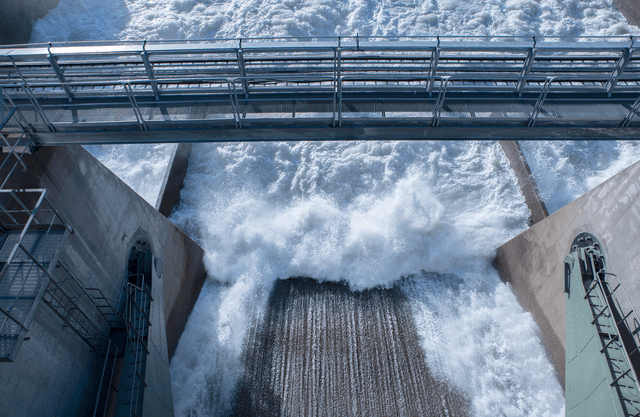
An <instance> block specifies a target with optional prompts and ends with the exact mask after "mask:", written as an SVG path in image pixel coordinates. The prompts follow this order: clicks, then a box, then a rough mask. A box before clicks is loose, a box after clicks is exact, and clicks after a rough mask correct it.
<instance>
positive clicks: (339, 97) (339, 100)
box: [338, 77, 342, 127]
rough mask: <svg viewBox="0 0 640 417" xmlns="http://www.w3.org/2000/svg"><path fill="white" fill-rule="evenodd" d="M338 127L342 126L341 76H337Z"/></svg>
mask: <svg viewBox="0 0 640 417" xmlns="http://www.w3.org/2000/svg"><path fill="white" fill-rule="evenodd" d="M338 127H342V77H340V78H338Z"/></svg>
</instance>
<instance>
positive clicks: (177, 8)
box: [31, 0, 640, 42]
mask: <svg viewBox="0 0 640 417" xmlns="http://www.w3.org/2000/svg"><path fill="white" fill-rule="evenodd" d="M639 32H640V30H638V28H636V27H634V26H631V25H629V24H627V23H626V21H625V19H624V17H623V16H622V15H621V14H620V12H618V11H617V10H616V9H615V8H614V6H613V2H612V1H610V0H581V1H579V0H568V1H563V0H506V1H505V0H484V1H473V2H471V1H461V0H441V1H435V0H430V1H424V0H407V1H403V2H395V1H386V0H385V1H377V2H373V1H364V0H349V1H338V0H311V1H304V0H286V1H279V0H165V1H162V0H148V1H141V0H111V1H103V0H62V1H61V2H60V4H59V6H58V7H57V8H56V9H54V10H52V11H51V12H49V14H48V15H47V16H46V17H45V18H44V19H41V20H39V21H38V22H36V24H35V25H34V27H33V32H32V35H31V41H32V42H48V41H66V40H101V39H136V40H137V39H202V38H212V37H239V36H241V37H250V36H327V35H342V36H346V35H355V34H356V33H359V34H360V35H364V36H369V35H393V36H395V35H446V34H456V35H527V36H528V35H546V36H551V35H554V36H580V35H624V34H629V33H632V34H637V33H639Z"/></svg>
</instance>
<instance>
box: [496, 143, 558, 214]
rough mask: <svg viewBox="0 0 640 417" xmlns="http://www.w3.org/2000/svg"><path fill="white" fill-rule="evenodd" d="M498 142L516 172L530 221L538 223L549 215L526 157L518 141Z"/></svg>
mask: <svg viewBox="0 0 640 417" xmlns="http://www.w3.org/2000/svg"><path fill="white" fill-rule="evenodd" d="M499 142H500V146H501V147H502V151H503V152H504V154H505V156H506V157H507V159H508V160H509V164H511V169H513V171H514V172H515V174H516V178H517V179H518V185H519V186H520V191H522V195H523V196H524V200H525V202H526V203H527V207H529V211H531V223H532V224H536V223H539V222H540V221H542V220H543V219H544V218H545V217H547V216H548V215H549V212H547V207H546V206H545V205H544V201H542V198H540V192H539V191H538V186H537V185H536V182H535V180H534V179H533V176H532V175H531V169H529V164H528V163H527V159H526V158H525V156H524V154H523V153H522V150H521V149H520V145H519V144H518V141H515V140H501V141H499Z"/></svg>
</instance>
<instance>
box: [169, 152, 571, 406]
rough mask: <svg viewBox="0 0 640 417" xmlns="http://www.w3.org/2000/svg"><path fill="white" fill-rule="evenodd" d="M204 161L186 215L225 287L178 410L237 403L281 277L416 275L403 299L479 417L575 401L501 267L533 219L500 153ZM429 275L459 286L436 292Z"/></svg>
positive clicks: (179, 375)
mask: <svg viewBox="0 0 640 417" xmlns="http://www.w3.org/2000/svg"><path fill="white" fill-rule="evenodd" d="M194 151H195V152H194V154H193V156H192V159H191V161H190V167H189V174H188V176H187V180H186V184H185V188H184V189H183V192H182V202H181V205H182V207H181V209H180V210H178V211H177V212H176V213H175V214H174V216H173V220H174V221H175V222H176V223H177V224H178V225H179V226H180V227H182V228H183V230H186V231H187V233H189V234H190V235H192V236H197V239H198V241H199V242H200V243H201V244H202V245H203V247H204V249H205V250H206V251H207V258H206V263H207V266H208V270H209V273H210V276H211V277H212V278H213V279H214V280H215V282H208V283H207V284H206V286H205V290H204V291H203V294H202V295H201V297H200V300H199V301H198V303H197V307H196V309H195V310H194V313H192V316H191V318H190V320H189V323H188V324H187V328H186V329H185V333H184V335H183V338H182V339H181V342H180V344H179V346H178V350H177V352H176V355H175V356H174V358H173V360H172V364H171V366H172V375H173V377H174V378H175V382H174V389H175V393H174V395H175V398H176V406H177V409H178V410H179V412H180V413H186V412H188V411H196V412H198V415H201V414H207V413H210V412H212V411H214V410H217V411H219V410H224V409H228V408H229V407H230V406H231V405H230V403H229V402H230V399H231V395H232V392H233V389H234V386H235V385H234V384H235V382H236V378H237V377H238V376H239V375H241V373H242V365H241V360H240V353H241V349H242V341H243V339H244V336H245V334H246V332H247V330H248V326H249V324H250V323H251V321H252V318H253V317H255V316H256V315H258V314H259V312H260V311H261V310H262V309H263V308H264V304H265V303H266V298H267V296H268V293H269V289H270V288H271V285H272V283H273V281H274V280H275V279H278V278H286V277H290V276H309V277H314V278H316V279H319V280H336V281H337V280H345V281H347V282H348V283H349V284H350V286H351V287H352V288H353V289H362V288H368V287H372V286H380V285H381V286H390V285H393V284H394V283H395V282H397V281H398V279H399V278H400V277H402V276H410V275H413V277H412V278H410V279H409V280H407V282H408V283H406V284H403V285H404V286H403V288H404V289H405V292H406V294H407V295H408V297H409V299H410V300H411V303H412V305H414V312H415V319H416V322H417V323H418V330H419V333H420V335H421V336H422V338H423V343H424V346H425V349H426V350H427V353H428V354H427V358H428V359H429V360H430V364H433V367H434V369H438V370H439V371H440V372H442V373H444V374H445V375H447V376H448V378H449V379H450V380H452V381H455V382H456V383H458V384H459V386H460V387H462V388H463V389H464V390H465V392H468V393H469V394H470V395H471V397H472V402H473V405H474V409H475V412H476V414H477V415H479V416H493V415H500V414H501V413H502V414H504V415H514V416H516V415H531V416H539V415H562V413H563V409H564V408H563V407H564V400H563V397H562V390H561V388H560V386H559V384H558V383H557V380H556V379H555V377H554V374H553V368H552V366H551V365H550V363H549V362H548V359H547V358H546V356H545V354H544V350H543V348H542V347H541V345H540V340H539V338H538V336H537V334H536V327H535V324H534V323H533V321H532V319H531V317H530V316H529V314H528V313H526V312H524V311H523V310H522V308H521V307H519V305H518V303H517V301H516V300H515V297H514V295H513V293H512V292H511V291H510V290H509V289H508V288H507V287H506V286H505V285H504V284H502V283H501V281H500V280H499V278H498V277H497V274H496V272H495V270H493V268H492V267H491V265H490V262H491V259H492V257H493V251H494V249H495V248H496V247H497V246H498V245H499V244H500V243H502V242H504V241H505V240H507V239H508V238H509V237H511V236H513V235H515V234H517V233H518V232H520V231H522V230H524V228H525V227H526V219H527V216H528V212H527V209H526V206H525V205H524V201H523V198H522V196H521V195H520V193H519V190H518V187H517V184H516V181H515V178H514V175H513V173H512V171H511V170H510V169H509V165H508V162H507V160H506V158H505V157H504V155H503V153H502V151H501V149H500V147H499V145H498V144H497V143H495V142H463V143H457V142H449V143H431V142H427V143H409V142H393V143H384V142H383V143H379V142H365V143H319V144H318V143H298V144H290V143H275V144H253V143H252V144H242V145H228V146H221V145H197V146H196V147H195V149H194ZM211 184H215V186H212V185H211ZM421 271H429V272H437V273H438V274H450V280H449V282H448V283H444V284H443V283H442V282H441V283H440V284H441V285H435V284H433V283H432V281H433V280H432V279H431V278H430V276H429V275H428V274H427V275H426V276H424V275H423V274H422V273H421ZM461 330H462V331H461ZM434 334H437V335H438V337H437V338H435V337H434ZM456 346H457V348H456ZM462 347H463V348H462ZM442 364H445V365H443V366H441V365H442ZM465 370H467V371H468V370H471V371H472V372H464V371H465ZM462 375H464V378H461V376H462ZM521 397H522V398H521ZM212 398H214V400H212ZM541 399H543V400H544V401H540V400H541Z"/></svg>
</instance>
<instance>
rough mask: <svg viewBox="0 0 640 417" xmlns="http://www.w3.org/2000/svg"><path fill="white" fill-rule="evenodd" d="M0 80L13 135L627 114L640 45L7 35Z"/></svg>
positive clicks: (639, 75)
mask: <svg viewBox="0 0 640 417" xmlns="http://www.w3.org/2000/svg"><path fill="white" fill-rule="evenodd" d="M0 85H2V86H3V88H2V91H3V100H2V101H3V102H4V104H5V107H7V108H9V107H13V108H14V109H16V114H19V115H21V116H22V119H24V120H26V122H23V121H21V120H18V116H15V117H13V118H12V119H10V120H8V121H6V122H3V123H4V126H3V129H2V131H3V133H4V134H5V136H7V135H9V134H11V133H12V132H13V131H18V130H20V129H21V130H22V131H29V132H31V133H29V134H27V136H33V135H35V136H37V135H38V134H43V133H48V134H51V133H54V134H55V133H63V132H88V131H131V130H163V129H165V130H171V129H174V130H175V129H208V128H220V129H243V128H256V127H259V128H279V127H280V128H282V127H284V128H296V127H302V126H304V127H324V128H327V127H328V128H336V127H337V128H339V127H362V126H377V127H392V126H416V127H417V126H420V127H438V126H454V125H455V126H492V127H502V126H511V127H529V128H530V127H533V126H572V127H575V126H579V127H598V128H599V127H633V126H636V124H637V122H636V119H635V118H634V117H635V114H636V113H637V111H638V110H639V107H640V106H639V104H638V103H639V102H638V97H639V96H640V55H639V54H638V52H637V51H636V48H635V46H634V40H633V38H628V39H626V40H625V39H617V40H616V41H612V40H610V39H609V40H606V41H605V40H604V39H595V40H594V41H589V42H586V41H585V42H549V41H548V39H547V40H536V39H535V38H529V39H511V38H510V39H509V41H505V40H504V39H498V40H497V41H491V42H488V41H477V40H476V41H470V40H467V41H465V42H461V41H460V40H459V39H453V38H437V37H436V38H420V39H413V38H410V39H406V40H394V41H392V40H389V39H377V38H375V39H374V38H369V39H364V38H346V39H343V38H337V39H333V38H332V39H319V40H317V41H316V42H304V41H296V42H294V41H291V40H282V41H274V40H261V39H257V40H256V39H254V40H222V41H209V42H196V43H190V42H155V43H153V42H147V43H145V42H139V43H135V42H134V43H126V42H124V43H92V44H84V43H71V44H68V45H67V44H51V45H44V46H43V45H39V46H38V45H36V46H26V47H15V48H13V49H11V48H6V49H2V47H0ZM0 107H1V106H0ZM12 129H13V130H12ZM101 140H103V139H101ZM83 143H84V142H83Z"/></svg>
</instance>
